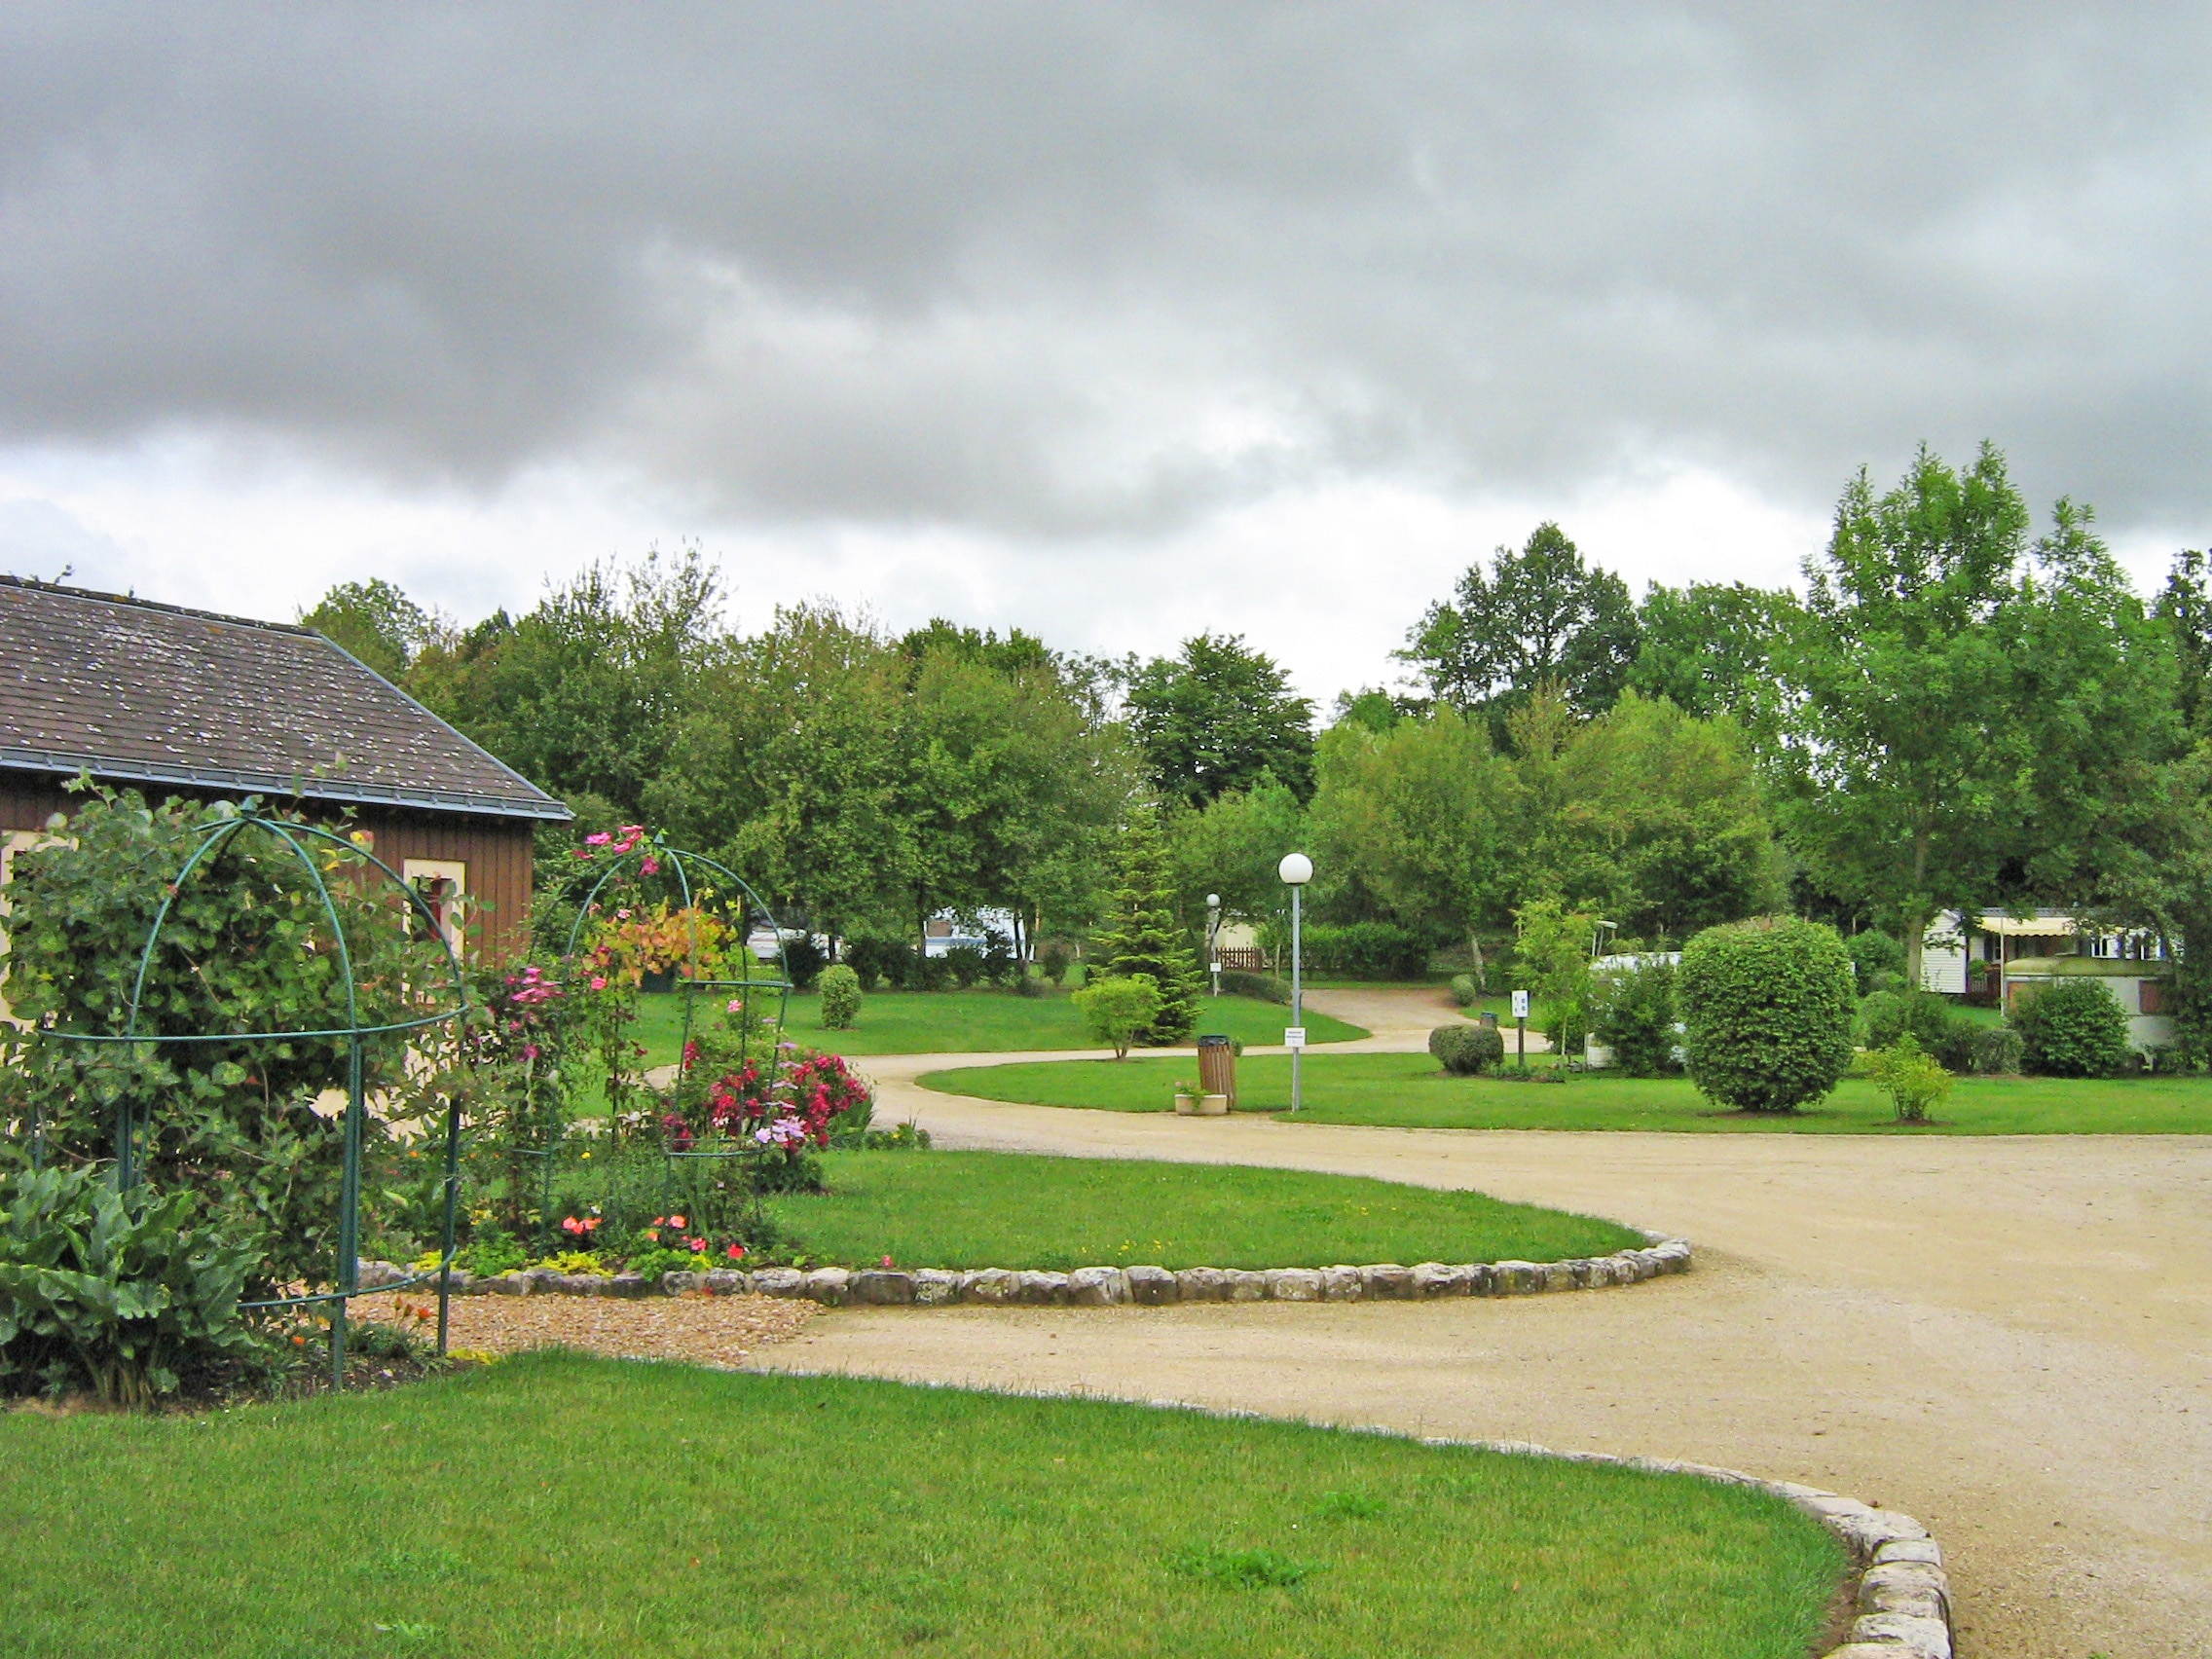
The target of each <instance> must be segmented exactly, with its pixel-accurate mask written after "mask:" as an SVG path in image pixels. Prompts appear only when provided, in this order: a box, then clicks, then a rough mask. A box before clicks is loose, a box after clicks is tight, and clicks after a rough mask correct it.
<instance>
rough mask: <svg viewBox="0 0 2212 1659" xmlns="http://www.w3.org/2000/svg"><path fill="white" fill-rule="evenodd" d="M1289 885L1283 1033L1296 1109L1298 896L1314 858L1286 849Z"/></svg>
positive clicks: (1302, 1026) (1278, 869)
mask: <svg viewBox="0 0 2212 1659" xmlns="http://www.w3.org/2000/svg"><path fill="white" fill-rule="evenodd" d="M1275 873H1276V874H1277V875H1279V876H1281V877H1282V879H1283V883H1284V885H1286V886H1287V887H1289V889H1290V1029H1289V1030H1288V1031H1285V1032H1284V1033H1283V1034H1282V1040H1283V1045H1284V1047H1286V1048H1288V1049H1289V1050H1290V1109H1291V1110H1292V1111H1293V1112H1295V1111H1297V1110H1298V1109H1299V1108H1300V1106H1301V1105H1302V1104H1303V1101H1302V1100H1301V1098H1300V1094H1299V1076H1298V1062H1299V1060H1300V1058H1301V1057H1302V1056H1303V1055H1304V1053H1305V1051H1306V1017H1305V1016H1306V1002H1305V992H1304V986H1303V983H1302V981H1301V978H1300V970H1299V960H1298V955H1299V938H1298V926H1299V899H1300V897H1301V896H1302V895H1303V894H1304V893H1305V891H1306V884H1307V883H1308V882H1309V881H1311V880H1312V879H1313V861H1312V860H1311V859H1309V858H1308V857H1307V856H1306V855H1305V854H1304V853H1285V854H1284V855H1283V860H1282V863H1281V864H1279V865H1277V866H1275Z"/></svg>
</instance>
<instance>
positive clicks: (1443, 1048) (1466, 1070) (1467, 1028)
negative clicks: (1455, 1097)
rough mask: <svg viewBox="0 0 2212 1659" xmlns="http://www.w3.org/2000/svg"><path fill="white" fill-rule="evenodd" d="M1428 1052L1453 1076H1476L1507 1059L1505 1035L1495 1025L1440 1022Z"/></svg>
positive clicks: (1430, 1038)
mask: <svg viewBox="0 0 2212 1659" xmlns="http://www.w3.org/2000/svg"><path fill="white" fill-rule="evenodd" d="M1428 1051H1429V1052H1430V1053H1431V1054H1433V1055H1434V1056H1435V1057H1436V1061H1437V1063H1438V1064H1439V1065H1441V1066H1442V1067H1443V1068H1444V1069H1445V1070H1446V1071H1447V1072H1449V1073H1451V1074H1452V1075H1453V1076H1454V1077H1473V1076H1475V1075H1476V1074H1477V1073H1480V1072H1486V1071H1489V1070H1490V1069H1491V1068H1492V1067H1493V1066H1494V1065H1496V1064H1497V1063H1498V1061H1500V1060H1502V1059H1504V1058H1505V1038H1504V1036H1503V1035H1502V1034H1501V1033H1500V1032H1499V1031H1498V1029H1497V1027H1496V1026H1494V1025H1439V1026H1438V1027H1437V1028H1436V1029H1435V1030H1434V1031H1431V1032H1430V1033H1429V1034H1428Z"/></svg>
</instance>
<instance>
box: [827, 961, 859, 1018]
mask: <svg viewBox="0 0 2212 1659" xmlns="http://www.w3.org/2000/svg"><path fill="white" fill-rule="evenodd" d="M821 986H822V1024H823V1026H824V1028H825V1029H827V1030H830V1031H850V1030H851V1029H852V1028H853V1025H854V1022H855V1021H856V1020H858V1019H859V1018H860V1016H861V977H860V975H859V974H857V973H855V972H854V971H853V970H852V969H851V968H848V967H847V966H846V965H845V964H844V963H842V962H839V963H836V964H835V965H833V966H831V967H829V968H825V969H823V970H822V977H821Z"/></svg>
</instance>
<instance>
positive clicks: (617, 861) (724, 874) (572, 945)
mask: <svg viewBox="0 0 2212 1659" xmlns="http://www.w3.org/2000/svg"><path fill="white" fill-rule="evenodd" d="M631 835H632V839H631V840H630V842H629V844H628V845H627V846H620V845H617V846H616V847H615V849H614V855H613V857H611V858H610V859H608V862H607V863H606V865H605V866H603V867H602V868H601V869H600V870H599V872H598V876H597V879H596V880H595V881H594V882H593V883H592V885H591V887H590V888H589V889H588V890H587V891H586V892H585V894H584V896H583V898H582V900H581V901H580V902H579V903H578V904H577V906H576V914H575V917H574V920H573V921H572V922H571V924H570V927H569V936H568V940H567V942H566V944H565V945H564V946H563V948H562V952H561V974H562V977H563V979H564V980H565V981H566V982H567V983H568V984H569V985H570V986H571V989H573V987H574V986H575V985H576V983H577V981H578V979H579V978H580V977H581V975H580V972H579V969H578V967H577V954H578V950H579V948H580V947H582V946H583V945H584V944H585V939H586V936H585V929H586V928H587V927H589V926H592V925H604V924H605V923H606V922H607V921H608V915H607V913H606V910H605V905H604V899H605V896H606V894H607V892H608V887H609V886H610V884H612V883H613V882H614V881H615V880H616V879H617V878H618V877H626V878H634V879H639V880H645V879H653V878H658V879H662V880H664V881H665V882H666V883H667V885H668V888H669V889H670V890H671V891H672V892H673V895H674V896H675V897H676V898H677V899H678V900H679V901H680V902H681V910H680V912H679V913H680V914H681V915H682V919H683V927H684V940H683V960H682V967H681V968H680V969H678V970H676V971H675V972H674V973H673V974H672V976H671V982H670V986H669V988H670V989H671V990H673V991H675V992H677V993H679V994H680V995H681V996H682V1024H681V1029H680V1031H679V1036H678V1048H677V1060H676V1065H675V1075H674V1082H673V1084H672V1087H671V1089H670V1093H671V1095H672V1097H676V1098H681V1097H682V1095H683V1094H684V1092H685V1088H684V1086H685V1081H686V1078H687V1077H688V1075H689V1072H690V1068H691V1066H692V1064H693V1061H694V1055H695V1052H696V1050H695V1048H694V1045H693V1042H692V1037H693V1035H694V1033H695V1031H696V1030H697V1028H698V1025H697V1001H698V998H699V997H701V996H702V995H708V994H713V995H716V996H720V995H724V994H726V993H729V992H732V991H734V992H736V993H738V996H737V999H736V1001H735V1003H734V1006H735V1007H736V1009H737V1010H738V1029H737V1036H738V1046H739V1049H740V1050H741V1051H750V1048H751V1045H752V1042H753V1040H754V1039H755V1038H756V1037H760V1038H767V1039H770V1040H771V1052H772V1054H773V1060H772V1062H771V1068H770V1071H769V1077H768V1088H769V1091H770V1093H771V1094H775V1093H777V1092H780V1091H782V1090H784V1089H786V1088H788V1087H789V1085H788V1082H787V1078H788V1073H789V1069H790V1066H789V1058H788V1056H789V1054H790V1052H791V1048H790V1045H788V1044H786V1043H785V1042H784V1041H783V1040H782V1039H783V1034H784V1028H785V1024H786V1021H787V1020H788V1018H789V1016H790V1012H791V993H792V989H793V984H792V976H791V965H790V959H789V956H788V954H787V951H786V949H785V942H784V932H783V928H782V927H781V925H780V924H779V923H778V921H777V919H776V916H775V913H774V912H773V911H772V910H771V909H770V908H769V907H768V904H767V903H766V902H765V901H764V900H762V899H761V897H760V896H759V894H758V893H756V891H755V890H754V888H753V886H752V884H751V883H750V882H748V881H747V880H746V879H745V878H744V877H743V876H741V875H739V874H738V873H737V871H735V870H733V869H731V868H730V867H729V866H727V865H725V864H723V863H721V862H720V861H719V860H718V859H714V858H710V857H709V856H708V855H706V854H705V853H698V852H693V851H691V850H689V849H688V848H683V847H674V846H671V845H669V844H668V842H667V840H666V839H665V838H663V837H662V836H659V835H653V836H650V837H646V836H644V835H642V834H640V833H638V832H636V831H632V832H631ZM710 903H719V904H720V905H721V906H723V909H724V913H725V914H728V915H730V916H732V917H733V918H734V925H732V926H731V927H730V928H729V930H728V931H729V932H730V933H731V934H732V935H734V940H735V942H734V947H733V948H734V950H735V952H736V953H737V955H738V958H739V960H740V961H741V962H742V963H743V965H744V973H743V976H742V977H736V978H732V977H727V976H726V974H718V973H715V972H712V971H711V968H712V966H713V962H714V958H713V955H712V953H711V952H710V951H709V949H708V948H707V946H706V944H705V941H704V940H702V933H703V922H704V918H705V916H706V915H707V913H708V912H707V910H706V906H707V905H708V904H710ZM756 929H765V930H766V932H767V934H768V936H769V937H770V938H771V939H772V940H774V941H775V942H774V949H773V953H772V954H773V971H772V972H769V973H764V974H763V973H756V972H754V970H755V969H756V967H757V968H768V967H769V966H770V963H769V961H768V960H767V959H764V958H762V957H760V956H759V955H757V954H756V952H755V951H754V949H753V946H752V942H751V941H752V936H753V934H754V933H755V932H756ZM763 993H773V1004H774V1006H773V1012H772V1013H771V1012H769V1011H768V1010H766V1009H763V1008H761V1007H760V1006H759V1005H758V1004H757V1003H756V1000H755V999H756V997H763ZM763 1000H766V998H765V997H763ZM612 1106H613V1103H612V1102H610V1103H609V1107H610V1112H611V1110H612ZM657 1133H658V1139H659V1144H660V1151H661V1156H662V1158H663V1160H664V1168H665V1169H666V1170H667V1171H669V1174H670V1177H671V1178H673V1172H674V1170H675V1169H676V1167H677V1166H678V1165H680V1164H683V1163H688V1162H696V1161H708V1162H713V1161H725V1160H737V1159H742V1158H744V1157H746V1156H748V1153H747V1150H746V1149H744V1148H742V1147H738V1146H733V1145H729V1144H717V1143H713V1142H709V1141H705V1140H693V1139H691V1138H690V1137H688V1136H687V1135H680V1134H679V1133H677V1132H675V1131H674V1130H672V1128H671V1126H670V1124H669V1123H668V1121H667V1120H666V1119H663V1120H662V1121H661V1123H660V1124H658V1125H657ZM554 1151H555V1145H552V1144H549V1145H547V1146H546V1147H545V1148H544V1149H543V1150H542V1156H543V1158H544V1162H543V1164H542V1165H541V1167H542V1168H543V1169H544V1170H545V1172H546V1174H545V1195H546V1197H545V1201H543V1202H541V1203H540V1206H539V1227H540V1231H541V1233H542V1231H543V1229H544V1228H545V1227H546V1226H547V1225H548V1224H549V1222H550V1219H551V1209H552V1205H551V1202H550V1193H551V1167H552V1153H553V1152H554ZM663 1207H666V1206H665V1204H664V1206H663Z"/></svg>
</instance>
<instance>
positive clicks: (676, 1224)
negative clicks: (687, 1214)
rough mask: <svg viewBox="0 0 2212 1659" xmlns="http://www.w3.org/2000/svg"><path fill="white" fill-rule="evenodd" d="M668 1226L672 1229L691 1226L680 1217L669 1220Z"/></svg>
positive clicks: (673, 1216)
mask: <svg viewBox="0 0 2212 1659" xmlns="http://www.w3.org/2000/svg"><path fill="white" fill-rule="evenodd" d="M668 1225H669V1226H671V1227H689V1226H690V1225H691V1224H690V1223H689V1222H687V1221H685V1220H684V1219H683V1218H682V1216H680V1215H672V1216H670V1217H669V1218H668Z"/></svg>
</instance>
